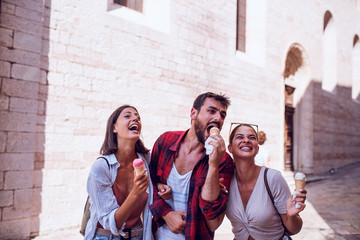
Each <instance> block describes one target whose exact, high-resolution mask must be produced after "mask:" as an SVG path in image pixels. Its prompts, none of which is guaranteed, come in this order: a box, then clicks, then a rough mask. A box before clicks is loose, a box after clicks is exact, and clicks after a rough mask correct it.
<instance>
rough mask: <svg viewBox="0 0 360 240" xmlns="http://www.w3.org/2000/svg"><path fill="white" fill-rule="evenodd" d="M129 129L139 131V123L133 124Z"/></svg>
mask: <svg viewBox="0 0 360 240" xmlns="http://www.w3.org/2000/svg"><path fill="white" fill-rule="evenodd" d="M129 130H130V131H132V132H139V125H138V124H137V123H134V124H131V125H130V127H129Z"/></svg>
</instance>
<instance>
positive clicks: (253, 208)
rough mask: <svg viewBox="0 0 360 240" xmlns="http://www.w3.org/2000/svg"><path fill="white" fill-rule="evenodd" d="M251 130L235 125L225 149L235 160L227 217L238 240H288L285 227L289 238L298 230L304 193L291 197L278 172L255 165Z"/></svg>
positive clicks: (255, 148)
mask: <svg viewBox="0 0 360 240" xmlns="http://www.w3.org/2000/svg"><path fill="white" fill-rule="evenodd" d="M254 127H255V126H254V125H249V124H237V126H236V127H235V128H234V130H232V131H231V133H230V138H229V143H230V144H229V146H228V149H229V151H230V153H232V155H233V158H234V163H235V173H234V175H233V178H232V180H231V185H230V192H229V201H228V204H227V208H226V216H227V217H228V219H229V220H230V222H231V224H232V227H233V229H232V230H233V233H234V235H235V239H237V240H239V239H241V240H242V239H247V240H253V239H267V240H279V239H287V238H286V237H287V236H285V235H284V234H285V228H284V227H286V229H287V230H288V232H290V233H291V234H296V233H298V232H299V231H300V230H301V227H302V219H301V218H300V216H299V212H301V211H303V210H304V208H305V204H304V202H305V198H306V190H305V189H303V190H301V191H300V192H298V193H297V194H296V196H295V197H294V196H293V195H291V193H290V190H289V187H288V185H287V183H286V181H285V179H284V178H283V176H282V175H281V173H280V172H279V171H277V170H274V169H268V168H265V167H264V166H263V167H260V166H257V165H255V163H254V158H255V156H256V154H257V152H258V150H259V146H258V137H257V133H256V131H255V129H254ZM256 127H257V126H256ZM266 172H267V176H266V175H265V173H266ZM264 177H266V179H267V182H268V186H269V192H268V191H267V188H266V183H265V178H264ZM270 192H271V195H272V196H273V198H274V203H273V202H272V200H271V198H270ZM294 194H295V193H294Z"/></svg>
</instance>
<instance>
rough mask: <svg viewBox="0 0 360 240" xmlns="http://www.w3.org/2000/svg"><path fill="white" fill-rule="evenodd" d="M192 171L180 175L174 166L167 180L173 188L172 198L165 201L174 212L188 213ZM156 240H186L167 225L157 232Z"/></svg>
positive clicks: (182, 234)
mask: <svg viewBox="0 0 360 240" xmlns="http://www.w3.org/2000/svg"><path fill="white" fill-rule="evenodd" d="M191 173H192V171H190V172H188V173H186V174H184V175H180V173H178V171H177V169H176V167H175V163H174V164H173V166H172V168H171V171H170V174H169V176H168V178H167V185H168V186H170V187H171V197H170V199H169V200H165V201H166V202H167V203H168V204H169V206H170V207H171V208H172V209H173V210H174V211H183V212H185V213H186V211H187V201H188V195H189V187H190V177H191ZM156 239H164V240H165V239H166V240H168V239H169V240H172V239H174V240H184V239H185V234H184V233H179V234H175V233H173V232H171V231H170V229H169V227H168V226H167V225H166V224H163V225H162V226H161V227H159V229H158V230H157V232H156Z"/></svg>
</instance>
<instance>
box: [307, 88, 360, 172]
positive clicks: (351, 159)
mask: <svg viewBox="0 0 360 240" xmlns="http://www.w3.org/2000/svg"><path fill="white" fill-rule="evenodd" d="M311 84H312V85H313V99H314V108H313V114H314V115H313V116H314V118H313V141H314V144H313V145H314V150H313V152H314V155H313V157H314V170H315V171H314V172H315V173H316V174H321V173H324V172H327V171H329V169H332V168H333V169H337V168H340V167H343V166H346V165H350V164H353V163H356V162H359V159H360V148H359V146H360V133H359V129H360V121H359V119H360V102H358V101H355V100H353V99H352V97H351V88H350V87H341V86H336V87H335V89H334V90H333V91H332V92H328V91H324V90H323V89H322V88H321V83H319V82H312V83H311Z"/></svg>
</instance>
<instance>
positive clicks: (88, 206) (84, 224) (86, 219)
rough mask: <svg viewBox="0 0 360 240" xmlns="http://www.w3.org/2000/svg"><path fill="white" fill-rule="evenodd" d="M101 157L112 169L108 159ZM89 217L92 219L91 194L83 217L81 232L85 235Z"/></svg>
mask: <svg viewBox="0 0 360 240" xmlns="http://www.w3.org/2000/svg"><path fill="white" fill-rule="evenodd" d="M99 158H102V159H104V160H105V161H106V163H107V165H108V167H109V170H110V164H109V162H108V160H107V159H106V158H104V157H99ZM99 158H97V159H99ZM89 219H90V196H89V195H88V197H87V199H86V203H85V206H84V213H83V217H82V220H81V225H80V233H81V235H83V236H85V230H86V225H87V223H88V221H89Z"/></svg>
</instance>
